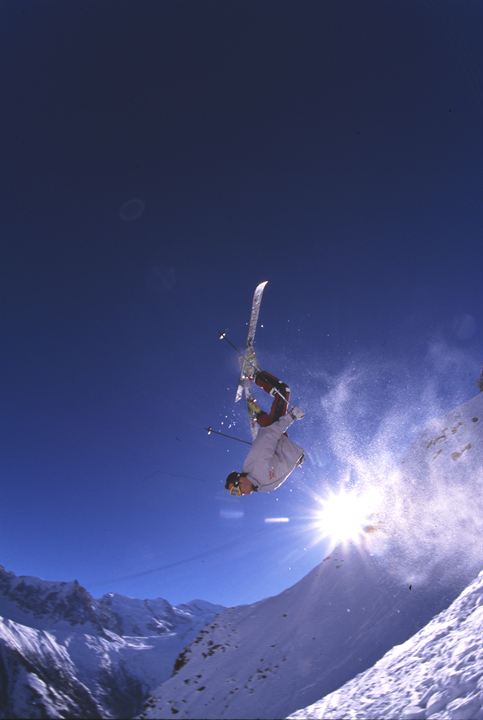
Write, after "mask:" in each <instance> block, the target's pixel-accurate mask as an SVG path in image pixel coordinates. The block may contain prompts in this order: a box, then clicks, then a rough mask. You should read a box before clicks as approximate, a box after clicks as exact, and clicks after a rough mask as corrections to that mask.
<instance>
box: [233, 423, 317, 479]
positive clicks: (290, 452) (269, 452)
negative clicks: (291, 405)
mask: <svg viewBox="0 0 483 720" xmlns="http://www.w3.org/2000/svg"><path fill="white" fill-rule="evenodd" d="M293 421H294V420H293V418H292V416H291V415H289V414H287V415H283V416H282V417H281V418H280V419H279V420H277V421H276V422H274V423H272V425H269V426H268V427H261V428H260V429H259V430H258V435H257V437H256V438H255V440H254V441H253V443H252V448H251V450H250V452H249V453H248V455H247V457H246V459H245V462H244V463H243V472H244V473H247V475H248V479H249V480H250V481H251V482H252V484H253V485H255V487H256V488H257V489H258V491H259V492H270V491H271V490H276V489H277V488H278V487H279V486H280V485H281V484H282V483H283V482H285V480H286V479H287V478H288V476H289V475H290V474H291V473H292V472H293V470H295V468H296V467H297V465H298V463H299V460H300V459H301V458H302V456H303V454H304V451H303V449H302V448H301V447H299V446H298V445H296V444H295V443H294V442H292V440H290V439H289V437H288V436H287V435H284V434H283V433H284V432H285V431H286V430H287V429H288V428H289V427H290V425H291V424H292V423H293Z"/></svg>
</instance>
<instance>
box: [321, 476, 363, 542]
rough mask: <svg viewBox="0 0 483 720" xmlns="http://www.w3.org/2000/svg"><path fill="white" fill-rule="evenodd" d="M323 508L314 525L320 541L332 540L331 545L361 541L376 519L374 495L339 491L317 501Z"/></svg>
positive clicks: (353, 491) (330, 492)
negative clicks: (373, 519) (374, 518)
mask: <svg viewBox="0 0 483 720" xmlns="http://www.w3.org/2000/svg"><path fill="white" fill-rule="evenodd" d="M318 503H319V505H320V507H319V508H318V509H317V510H316V512H315V525H316V527H317V532H318V533H319V534H320V539H326V540H329V541H330V543H331V545H338V544H340V543H342V544H343V543H349V542H358V541H359V540H360V539H361V538H362V537H363V536H364V534H365V533H367V532H368V528H371V527H372V525H371V521H372V518H373V517H374V498H373V496H372V493H368V492H365V493H358V492H356V490H355V489H353V490H340V491H339V492H337V493H334V492H332V491H329V493H328V494H327V495H326V496H325V497H323V498H319V499H318Z"/></svg>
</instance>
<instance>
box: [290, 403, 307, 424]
mask: <svg viewBox="0 0 483 720" xmlns="http://www.w3.org/2000/svg"><path fill="white" fill-rule="evenodd" d="M290 415H291V416H292V417H293V419H294V420H302V418H303V416H304V415H305V413H304V411H303V410H302V408H299V407H297V406H296V405H294V407H293V408H292V409H291V411H290Z"/></svg>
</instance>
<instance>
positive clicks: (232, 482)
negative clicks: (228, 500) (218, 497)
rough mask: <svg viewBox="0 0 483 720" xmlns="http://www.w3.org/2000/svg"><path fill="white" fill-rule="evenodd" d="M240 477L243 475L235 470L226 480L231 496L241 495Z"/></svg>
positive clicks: (226, 486)
mask: <svg viewBox="0 0 483 720" xmlns="http://www.w3.org/2000/svg"><path fill="white" fill-rule="evenodd" d="M240 477H241V473H239V472H237V471H236V470H234V471H233V472H231V473H230V474H229V475H228V476H227V478H226V480H225V488H226V490H229V491H230V495H241V491H240V485H239V483H240Z"/></svg>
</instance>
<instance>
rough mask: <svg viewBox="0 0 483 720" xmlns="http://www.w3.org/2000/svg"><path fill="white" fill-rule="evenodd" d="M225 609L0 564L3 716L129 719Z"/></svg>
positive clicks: (0, 709)
mask: <svg viewBox="0 0 483 720" xmlns="http://www.w3.org/2000/svg"><path fill="white" fill-rule="evenodd" d="M221 609H222V608H221V607H220V606H216V605H212V604H210V603H206V602H203V601H198V600H197V601H194V602H192V603H188V604H186V605H180V606H178V607H173V606H172V605H170V604H169V603H168V602H167V601H166V600H162V599H156V600H134V599H131V598H127V597H123V596H121V595H115V594H108V595H105V596H104V597H102V598H101V599H100V600H95V599H94V598H93V597H92V596H91V595H90V594H89V593H88V592H87V591H86V590H85V589H84V588H83V587H82V586H81V585H79V583H78V582H76V581H74V582H47V581H44V580H39V579H37V578H32V577H17V576H15V575H14V574H13V573H9V572H6V571H5V569H4V568H2V567H1V566H0V689H1V692H0V717H8V718H16V717H17V718H20V717H29V718H35V717H51V718H54V717H86V718H92V717H132V716H133V715H136V714H137V713H139V712H140V710H141V709H142V706H143V701H144V699H145V698H146V696H147V695H148V694H149V692H150V691H151V690H152V689H153V688H154V687H157V686H158V685H159V684H160V683H162V682H163V681H164V680H165V679H166V678H168V677H169V676H170V674H171V672H172V669H173V664H174V661H175V658H176V656H177V655H178V654H179V652H180V651H181V649H182V648H183V647H184V646H185V645H186V643H187V642H189V641H191V640H192V639H193V637H194V636H195V635H196V634H197V633H198V632H199V631H200V629H201V628H202V627H203V626H204V625H206V624H207V623H209V622H210V621H211V620H213V618H214V617H215V616H216V615H217V614H218V612H219V611H220V610H221Z"/></svg>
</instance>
